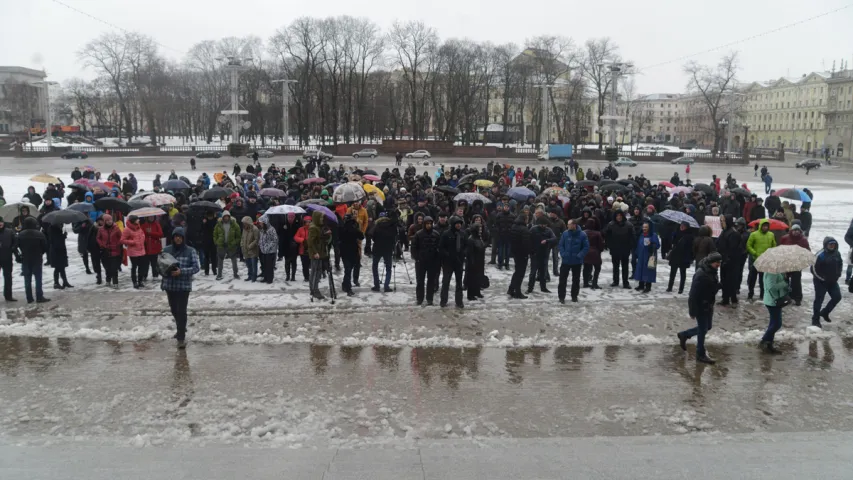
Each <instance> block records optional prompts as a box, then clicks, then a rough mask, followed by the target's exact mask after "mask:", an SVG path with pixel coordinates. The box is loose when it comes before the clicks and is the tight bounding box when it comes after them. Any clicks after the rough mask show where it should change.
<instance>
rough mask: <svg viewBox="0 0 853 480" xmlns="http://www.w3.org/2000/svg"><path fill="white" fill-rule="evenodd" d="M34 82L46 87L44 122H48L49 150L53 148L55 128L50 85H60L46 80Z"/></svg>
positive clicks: (46, 127)
mask: <svg viewBox="0 0 853 480" xmlns="http://www.w3.org/2000/svg"><path fill="white" fill-rule="evenodd" d="M32 84H33V85H39V86H42V87H44V123H45V124H46V125H45V129H44V131H45V132H46V133H47V150H48V151H51V150H52V148H53V128H52V126H51V120H50V86H51V85H59V82H49V81H47V80H44V81H38V82H33V83H32Z"/></svg>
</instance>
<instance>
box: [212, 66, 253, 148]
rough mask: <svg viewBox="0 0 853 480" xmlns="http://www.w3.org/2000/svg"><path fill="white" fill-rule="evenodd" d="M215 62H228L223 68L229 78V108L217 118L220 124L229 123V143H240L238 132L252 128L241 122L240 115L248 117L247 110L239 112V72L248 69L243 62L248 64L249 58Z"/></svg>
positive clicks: (248, 124) (249, 124) (247, 123)
mask: <svg viewBox="0 0 853 480" xmlns="http://www.w3.org/2000/svg"><path fill="white" fill-rule="evenodd" d="M217 60H228V62H227V63H226V64H225V66H224V67H223V68H224V69H225V71H227V72H229V74H230V76H231V108H230V109H229V110H223V111H222V112H221V113H222V116H221V117H219V121H220V122H221V123H225V122H229V121H230V122H231V143H239V142H240V130H242V129H247V128H249V127H251V126H252V124H251V123H250V122H248V121H246V122H241V121H240V115H248V114H249V111H248V110H240V72H244V71H246V70H248V69H249V66H248V65H243V62H244V61H246V62H249V61H251V60H252V59H251V58H242V59H241V58H237V57H226V58H220V59H217Z"/></svg>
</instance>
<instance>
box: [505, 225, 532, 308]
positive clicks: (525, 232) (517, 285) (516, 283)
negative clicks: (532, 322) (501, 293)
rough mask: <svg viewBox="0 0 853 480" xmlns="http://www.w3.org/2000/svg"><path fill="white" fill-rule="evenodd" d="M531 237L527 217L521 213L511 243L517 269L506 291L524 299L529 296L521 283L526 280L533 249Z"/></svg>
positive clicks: (513, 227) (510, 294) (514, 227)
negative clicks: (522, 290)
mask: <svg viewBox="0 0 853 480" xmlns="http://www.w3.org/2000/svg"><path fill="white" fill-rule="evenodd" d="M530 237H531V236H530V230H529V229H528V228H527V218H526V217H525V216H524V215H523V214H522V215H519V216H518V217H516V219H515V223H513V225H512V230H511V231H510V240H511V242H510V244H511V248H512V258H513V262H514V264H515V271H513V273H512V280H510V283H509V290H507V292H506V293H507V295H509V296H510V297H512V298H518V299H522V300H523V299H525V298H527V295H524V294H523V293H521V283H522V282H523V281H524V274H525V273H526V272H527V260H528V258H529V257H530V253H531V251H532V247H531V245H532V242H531V238H530Z"/></svg>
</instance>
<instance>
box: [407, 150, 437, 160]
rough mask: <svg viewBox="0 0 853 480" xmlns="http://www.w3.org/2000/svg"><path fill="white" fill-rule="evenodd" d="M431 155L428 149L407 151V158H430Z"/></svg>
mask: <svg viewBox="0 0 853 480" xmlns="http://www.w3.org/2000/svg"><path fill="white" fill-rule="evenodd" d="M430 156H431V155H430V154H429V152H428V151H426V150H415V151H414V152H412V153H407V154H406V158H429V157H430Z"/></svg>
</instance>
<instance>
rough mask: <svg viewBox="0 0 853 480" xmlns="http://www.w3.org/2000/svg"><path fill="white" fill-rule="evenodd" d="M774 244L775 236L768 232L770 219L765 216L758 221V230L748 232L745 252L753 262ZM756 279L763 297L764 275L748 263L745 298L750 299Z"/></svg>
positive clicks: (760, 294)
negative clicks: (747, 290)
mask: <svg viewBox="0 0 853 480" xmlns="http://www.w3.org/2000/svg"><path fill="white" fill-rule="evenodd" d="M775 246H776V236H775V235H773V234H772V233H771V232H770V221H769V220H767V219H766V218H764V219H762V220H761V221H760V222H759V223H758V230H756V231H754V232H752V233H751V234H749V238H748V239H747V240H746V252H747V253H749V257H750V258H751V259H752V261H753V262H755V261H756V260H758V257H760V256H761V254H762V253H764V252H766V251H767V250H769V249H771V248H773V247H775ZM756 279H758V291H759V296H760V297H761V298H764V276H762V275H759V274H758V270H756V269H755V267H754V266H753V265H752V263H750V265H749V276H748V277H747V278H746V285H747V287H748V288H749V293H748V294H747V296H746V299H747V300H752V297H753V296H754V292H755V280H756Z"/></svg>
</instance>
